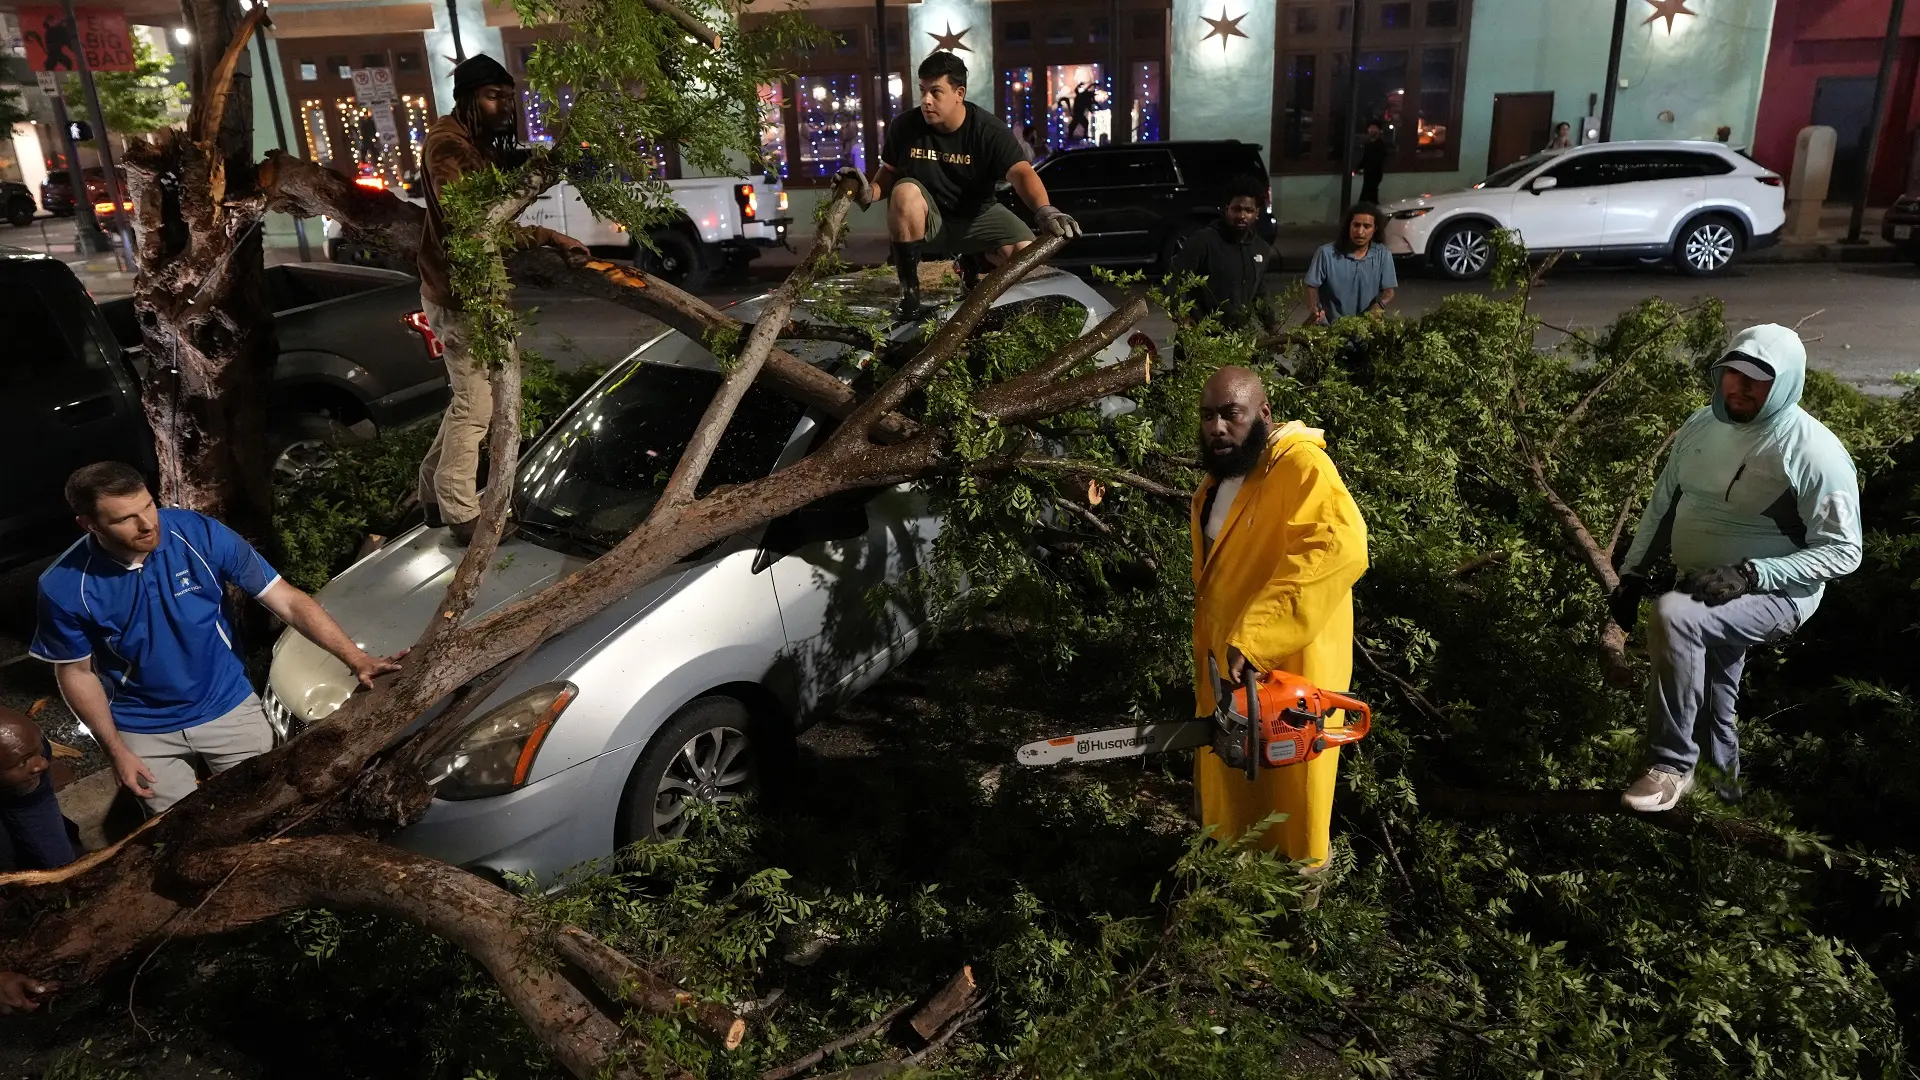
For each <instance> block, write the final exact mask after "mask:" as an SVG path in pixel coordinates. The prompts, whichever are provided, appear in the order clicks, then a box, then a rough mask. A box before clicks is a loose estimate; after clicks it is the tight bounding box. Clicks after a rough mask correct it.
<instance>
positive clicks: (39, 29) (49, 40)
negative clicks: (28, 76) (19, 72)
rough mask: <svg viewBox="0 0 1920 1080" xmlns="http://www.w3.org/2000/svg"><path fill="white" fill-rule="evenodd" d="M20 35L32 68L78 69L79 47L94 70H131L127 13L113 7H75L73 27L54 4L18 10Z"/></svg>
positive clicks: (35, 69) (131, 49)
mask: <svg viewBox="0 0 1920 1080" xmlns="http://www.w3.org/2000/svg"><path fill="white" fill-rule="evenodd" d="M19 14H20V36H21V38H23V39H24V40H25V41H26V43H27V66H28V67H30V68H32V69H33V70H34V71H79V70H80V50H81V49H83V48H84V49H85V50H86V56H87V66H88V67H90V68H92V69H93V70H95V71H132V70H133V38H132V37H131V36H129V35H128V33H127V16H126V14H125V13H124V12H120V11H115V10H114V9H112V8H89V7H83V8H77V9H75V12H74V14H76V15H78V16H79V18H80V25H79V28H78V29H77V30H76V29H75V28H74V25H73V24H72V23H69V22H68V21H67V13H66V12H65V11H63V10H62V9H60V8H57V7H23V8H21V9H20V12H19Z"/></svg>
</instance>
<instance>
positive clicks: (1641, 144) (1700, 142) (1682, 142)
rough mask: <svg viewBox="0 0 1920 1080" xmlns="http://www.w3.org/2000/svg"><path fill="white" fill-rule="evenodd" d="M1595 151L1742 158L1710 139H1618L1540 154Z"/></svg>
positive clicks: (1725, 146)
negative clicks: (1688, 152) (1676, 152)
mask: <svg viewBox="0 0 1920 1080" xmlns="http://www.w3.org/2000/svg"><path fill="white" fill-rule="evenodd" d="M1596 150H1717V151H1719V152H1721V153H1724V154H1728V155H1730V156H1732V157H1741V156H1742V155H1741V154H1740V153H1739V152H1738V151H1736V150H1735V149H1734V148H1733V147H1731V146H1728V145H1727V144H1726V143H1723V142H1715V141H1714V140H1712V139H1618V140H1615V141H1613V142H1602V143H1588V144H1586V145H1585V146H1569V147H1566V148H1564V149H1560V150H1545V151H1542V153H1546V154H1553V155H1556V156H1558V155H1564V154H1581V153H1592V152H1594V151H1596Z"/></svg>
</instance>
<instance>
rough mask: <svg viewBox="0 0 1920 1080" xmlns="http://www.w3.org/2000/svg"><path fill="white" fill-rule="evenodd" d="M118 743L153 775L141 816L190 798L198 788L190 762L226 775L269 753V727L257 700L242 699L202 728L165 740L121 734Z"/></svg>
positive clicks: (134, 733) (164, 737)
mask: <svg viewBox="0 0 1920 1080" xmlns="http://www.w3.org/2000/svg"><path fill="white" fill-rule="evenodd" d="M120 740H121V741H122V742H124V743H126V744H127V749H129V750H131V751H133V752H134V753H135V754H136V755H138V756H139V758H140V760H142V761H144V762H146V763H147V770H148V771H149V772H151V773H153V784H152V787H153V797H152V798H149V799H143V800H141V801H142V802H145V803H146V804H147V813H149V814H157V813H159V812H160V811H162V810H165V809H166V808H167V807H169V806H172V805H173V804H174V803H177V802H179V801H180V800H181V799H184V798H186V797H187V796H189V795H191V794H193V789H194V788H195V787H197V786H198V785H199V783H200V778H199V776H198V775H196V774H195V772H194V768H193V762H194V759H195V758H198V759H200V760H201V761H203V762H205V763H206V766H207V769H208V771H210V772H216V773H221V772H226V771H227V770H228V769H231V768H233V767H234V766H235V765H238V764H240V763H241V762H243V761H245V760H247V759H248V758H251V757H259V756H260V755H261V754H264V753H266V752H267V751H269V750H271V749H273V727H272V726H271V725H269V724H268V723H267V714H266V712H265V711H264V710H263V709H262V708H261V707H260V699H259V698H258V697H255V696H254V695H252V694H248V695H247V700H245V701H243V702H241V703H240V704H238V705H236V706H234V707H233V708H232V709H231V710H229V711H228V712H226V713H224V714H222V715H220V716H216V717H214V718H213V719H212V720H209V721H207V722H206V723H204V724H199V725H196V726H194V727H190V728H186V729H185V730H182V731H169V732H167V733H166V734H165V735H143V734H141V733H140V732H137V731H123V732H121V733H120Z"/></svg>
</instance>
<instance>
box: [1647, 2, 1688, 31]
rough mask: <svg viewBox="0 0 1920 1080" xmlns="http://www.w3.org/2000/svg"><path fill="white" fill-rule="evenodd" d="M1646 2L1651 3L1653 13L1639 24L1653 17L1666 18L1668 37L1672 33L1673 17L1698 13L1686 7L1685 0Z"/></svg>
mask: <svg viewBox="0 0 1920 1080" xmlns="http://www.w3.org/2000/svg"><path fill="white" fill-rule="evenodd" d="M1647 3H1649V4H1652V5H1653V14H1651V15H1649V16H1647V21H1646V22H1643V23H1641V24H1640V25H1641V26H1645V25H1647V23H1650V22H1652V21H1653V20H1655V19H1665V20H1667V35H1668V36H1669V37H1671V36H1672V35H1673V20H1674V19H1676V18H1678V17H1680V16H1682V15H1693V16H1698V15H1699V14H1700V13H1699V12H1697V11H1694V10H1692V9H1691V8H1689V7H1687V0H1647Z"/></svg>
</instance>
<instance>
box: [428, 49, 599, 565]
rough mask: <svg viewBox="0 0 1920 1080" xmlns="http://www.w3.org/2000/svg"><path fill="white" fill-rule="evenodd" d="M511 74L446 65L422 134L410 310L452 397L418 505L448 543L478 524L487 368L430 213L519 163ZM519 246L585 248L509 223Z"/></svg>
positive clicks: (437, 220) (481, 58)
mask: <svg viewBox="0 0 1920 1080" xmlns="http://www.w3.org/2000/svg"><path fill="white" fill-rule="evenodd" d="M515 106H516V102H515V94H514V90H513V76H512V75H509V74H507V69H506V68H504V67H502V66H501V65H500V61H498V60H495V59H494V58H493V57H491V56H487V55H486V54H484V53H482V54H481V55H478V56H474V57H470V58H468V59H467V60H465V61H464V62H462V63H461V64H460V66H458V67H456V68H454V69H453V112H452V113H450V114H448V115H446V116H443V117H441V118H440V119H438V120H436V121H434V122H433V126H432V127H431V128H429V129H427V141H426V145H425V146H424V147H422V149H421V152H420V171H421V173H422V175H423V179H424V180H425V183H424V184H423V185H422V187H424V188H425V190H426V195H427V220H426V223H425V225H424V227H423V228H422V230H421V235H420V256H419V262H418V266H419V270H420V305H421V307H422V308H424V309H425V310H426V313H427V323H428V325H429V326H431V327H432V328H433V334H434V337H435V338H437V339H438V340H439V341H440V344H441V345H442V346H443V347H444V348H445V350H446V351H445V356H446V363H447V382H448V383H449V384H451V386H452V388H453V400H452V401H451V402H449V403H448V404H447V411H446V412H445V413H444V414H443V415H442V416H441V417H440V430H439V431H438V432H436V433H435V434H434V436H433V445H432V446H430V447H428V448H427V456H426V457H425V458H424V459H423V460H422V461H421V462H420V505H421V506H422V507H423V508H425V510H426V514H427V524H428V525H429V526H431V527H434V528H438V527H440V526H441V525H445V526H446V527H447V529H448V531H449V533H451V535H452V536H453V539H454V541H455V542H456V543H458V544H462V545H465V544H466V543H468V542H469V541H471V540H472V539H473V532H474V528H475V527H476V526H477V525H478V524H479V521H480V493H479V491H478V483H479V480H478V478H479V472H480V443H481V442H482V441H483V440H485V438H486V435H487V424H488V422H489V421H490V420H492V418H493V387H492V384H490V383H489V382H488V381H487V372H486V371H485V370H484V369H482V368H480V367H479V366H478V365H476V364H474V363H473V360H472V356H471V353H470V352H469V350H468V341H469V331H468V327H467V320H466V314H465V313H464V312H463V311H462V310H461V308H460V298H459V297H457V296H455V295H454V292H453V284H452V270H451V268H450V266H449V265H448V262H447V222H446V218H445V217H444V216H442V214H441V212H440V198H441V191H442V189H443V188H445V187H446V185H448V184H451V183H453V182H454V181H456V180H458V179H460V178H461V177H462V176H465V175H466V174H467V173H470V172H477V171H479V170H481V169H485V168H487V167H488V166H492V165H497V166H500V167H502V168H511V167H513V166H515V165H517V164H519V162H518V161H517V160H516V159H517V158H518V156H519V153H518V149H519V146H518V139H517V137H518V135H519V127H520V118H519V111H518V109H517V108H516V107H515ZM512 229H513V236H514V239H515V241H516V242H517V243H518V244H519V245H520V246H521V247H535V246H538V245H540V244H550V245H552V246H554V247H557V248H559V249H560V250H562V251H564V252H566V253H567V257H568V258H569V259H571V260H574V261H576V262H584V261H585V260H586V259H587V257H588V253H587V248H586V246H585V245H584V244H582V243H580V241H578V240H575V239H574V238H573V237H571V236H566V235H563V234H561V233H557V232H554V231H553V230H552V229H542V228H540V227H538V226H535V225H514V226H512Z"/></svg>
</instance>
